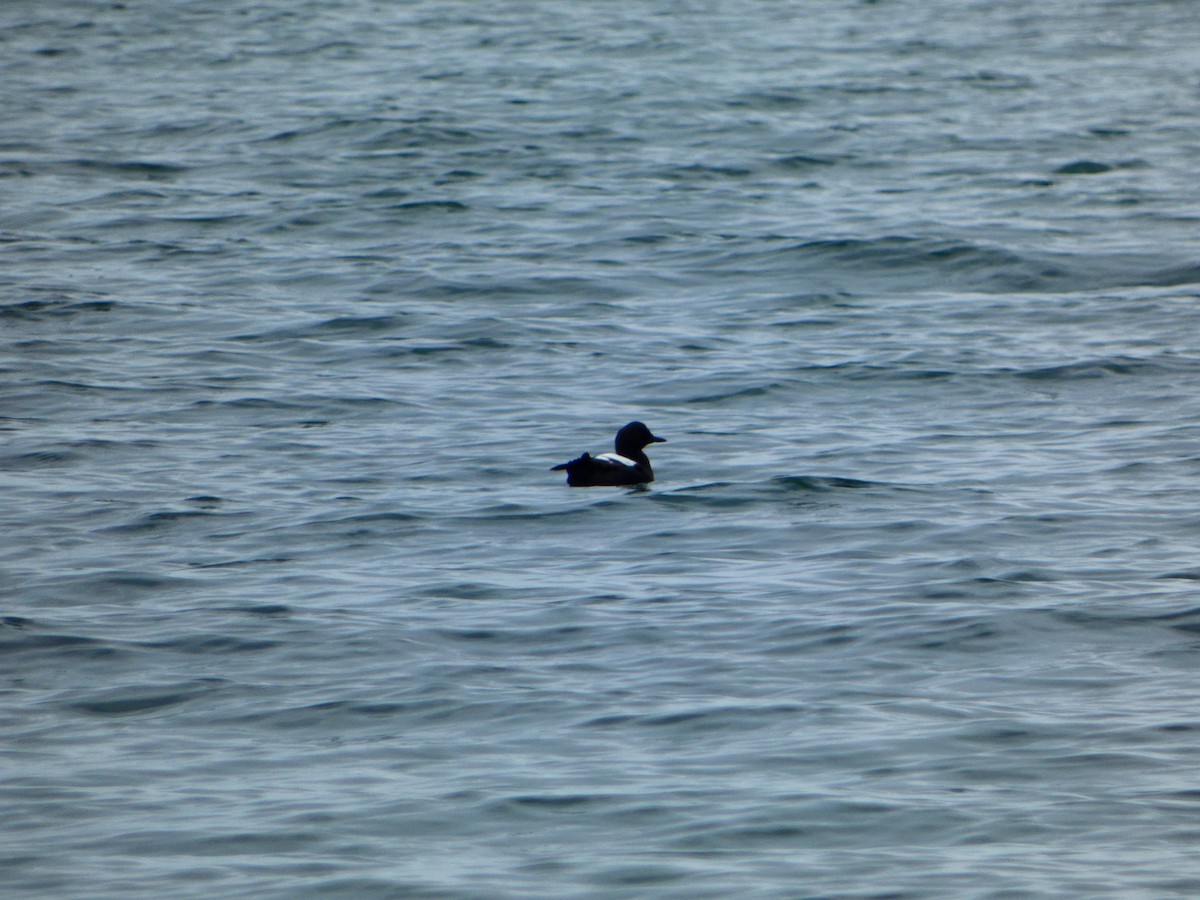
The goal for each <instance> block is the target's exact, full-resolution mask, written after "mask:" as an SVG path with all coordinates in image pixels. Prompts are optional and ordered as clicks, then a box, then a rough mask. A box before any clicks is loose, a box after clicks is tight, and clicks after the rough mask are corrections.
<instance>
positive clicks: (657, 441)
mask: <svg viewBox="0 0 1200 900" xmlns="http://www.w3.org/2000/svg"><path fill="white" fill-rule="evenodd" d="M666 442H667V439H666V438H660V437H655V436H654V435H650V443H652V444H665V443H666Z"/></svg>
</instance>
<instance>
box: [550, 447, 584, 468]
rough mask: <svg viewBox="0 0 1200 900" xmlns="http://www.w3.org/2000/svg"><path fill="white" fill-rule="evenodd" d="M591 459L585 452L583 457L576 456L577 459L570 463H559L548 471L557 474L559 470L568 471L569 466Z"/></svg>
mask: <svg viewBox="0 0 1200 900" xmlns="http://www.w3.org/2000/svg"><path fill="white" fill-rule="evenodd" d="M591 458H592V455H591V454H590V453H587V452H585V453H584V454H583V456H577V457H575V459H573V460H571V461H570V462H565V463H559V464H558V465H557V466H551V467H550V471H551V472H557V471H558V470H559V469H570V468H571V466H574V465H578V464H579V463H581V462H583V461H584V460H586V459H591Z"/></svg>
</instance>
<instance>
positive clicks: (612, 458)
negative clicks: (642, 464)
mask: <svg viewBox="0 0 1200 900" xmlns="http://www.w3.org/2000/svg"><path fill="white" fill-rule="evenodd" d="M595 458H596V459H602V460H604V461H605V462H610V463H616V464H617V465H619V466H628V467H629V468H631V469H636V468H637V463H635V462H634V461H633V460H632V459H630V458H629V457H627V456H621V455H620V454H619V453H601V454H600V455H599V456H597V457H595Z"/></svg>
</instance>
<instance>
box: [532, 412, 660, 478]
mask: <svg viewBox="0 0 1200 900" xmlns="http://www.w3.org/2000/svg"><path fill="white" fill-rule="evenodd" d="M666 441H667V439H666V438H660V437H655V436H654V435H652V434H651V433H650V429H649V428H647V427H646V426H645V425H643V424H642V423H641V422H630V423H629V424H628V425H626V426H625V427H624V428H622V429H621V430H620V431H618V432H617V439H616V441H615V442H614V444H615V446H616V451H617V452H616V453H602V454H600V455H599V456H592V455H591V454H590V453H585V454H583V456H580V457H579V458H578V459H573V460H571V461H570V462H565V463H561V464H559V465H557V466H554V467H553V468H552V469H551V471H555V470H556V469H566V470H567V484H569V485H570V486H571V487H620V486H622V485H629V484H645V483H646V482H648V481H653V480H654V470H653V469H652V468H650V460H649V458H648V457H647V456H646V454H645V453H643V452H642V448H643V447H645V446H646V445H647V444H665V443H666Z"/></svg>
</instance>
